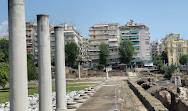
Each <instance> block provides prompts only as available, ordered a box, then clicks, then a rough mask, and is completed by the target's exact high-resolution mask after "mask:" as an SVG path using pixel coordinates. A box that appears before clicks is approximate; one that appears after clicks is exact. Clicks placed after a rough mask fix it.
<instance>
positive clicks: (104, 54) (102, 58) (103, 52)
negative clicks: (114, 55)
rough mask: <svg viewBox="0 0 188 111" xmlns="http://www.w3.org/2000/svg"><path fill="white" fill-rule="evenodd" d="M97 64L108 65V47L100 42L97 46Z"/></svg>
mask: <svg viewBox="0 0 188 111" xmlns="http://www.w3.org/2000/svg"><path fill="white" fill-rule="evenodd" d="M99 50H100V51H99V64H100V65H103V66H106V65H107V64H108V56H109V49H108V45H107V44H105V43H104V42H102V43H101V44H100V46H99Z"/></svg>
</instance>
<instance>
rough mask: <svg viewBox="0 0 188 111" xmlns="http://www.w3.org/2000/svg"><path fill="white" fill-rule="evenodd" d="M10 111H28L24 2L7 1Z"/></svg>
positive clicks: (19, 0)
mask: <svg viewBox="0 0 188 111" xmlns="http://www.w3.org/2000/svg"><path fill="white" fill-rule="evenodd" d="M8 21H9V82H10V84H9V86H10V97H9V100H10V111H28V86H27V52H26V28H25V6H24V0H8Z"/></svg>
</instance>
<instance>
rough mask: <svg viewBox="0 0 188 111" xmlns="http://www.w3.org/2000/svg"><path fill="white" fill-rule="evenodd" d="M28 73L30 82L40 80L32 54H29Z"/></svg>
mask: <svg viewBox="0 0 188 111" xmlns="http://www.w3.org/2000/svg"><path fill="white" fill-rule="evenodd" d="M27 73H28V80H29V81H30V80H38V72H37V68H36V66H35V64H34V57H33V55H31V54H27Z"/></svg>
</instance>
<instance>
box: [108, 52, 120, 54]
mask: <svg viewBox="0 0 188 111" xmlns="http://www.w3.org/2000/svg"><path fill="white" fill-rule="evenodd" d="M118 54H119V53H118V52H110V55H118Z"/></svg>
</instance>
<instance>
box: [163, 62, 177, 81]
mask: <svg viewBox="0 0 188 111" xmlns="http://www.w3.org/2000/svg"><path fill="white" fill-rule="evenodd" d="M163 69H164V71H165V73H164V75H165V76H164V77H165V78H168V79H170V78H171V76H172V74H174V73H176V72H178V71H179V69H178V68H177V67H176V65H174V64H172V65H170V66H163Z"/></svg>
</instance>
